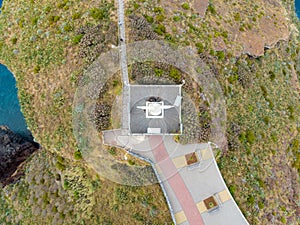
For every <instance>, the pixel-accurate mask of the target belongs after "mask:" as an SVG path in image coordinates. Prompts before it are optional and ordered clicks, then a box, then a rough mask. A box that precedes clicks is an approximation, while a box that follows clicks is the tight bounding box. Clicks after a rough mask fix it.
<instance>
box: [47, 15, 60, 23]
mask: <svg viewBox="0 0 300 225" xmlns="http://www.w3.org/2000/svg"><path fill="white" fill-rule="evenodd" d="M59 19H60V16H54V15H51V16H49V18H48V20H49V23H50V25H52V24H54V23H56V22H57V21H59Z"/></svg>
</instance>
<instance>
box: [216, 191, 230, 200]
mask: <svg viewBox="0 0 300 225" xmlns="http://www.w3.org/2000/svg"><path fill="white" fill-rule="evenodd" d="M218 195H219V199H220V200H221V202H222V203H223V202H226V201H228V200H230V199H231V198H230V194H229V193H228V191H227V190H226V189H225V190H224V191H221V192H219V193H218Z"/></svg>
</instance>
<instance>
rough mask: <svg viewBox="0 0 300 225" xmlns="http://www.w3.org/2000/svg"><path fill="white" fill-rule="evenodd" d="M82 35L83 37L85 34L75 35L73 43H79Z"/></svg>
mask: <svg viewBox="0 0 300 225" xmlns="http://www.w3.org/2000/svg"><path fill="white" fill-rule="evenodd" d="M82 37H83V34H79V35H76V36H75V37H73V39H72V43H73V44H75V45H76V44H79V43H80V41H81V39H82Z"/></svg>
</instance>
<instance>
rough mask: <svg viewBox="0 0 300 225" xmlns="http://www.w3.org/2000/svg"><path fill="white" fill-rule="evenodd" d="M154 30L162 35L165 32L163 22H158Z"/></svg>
mask: <svg viewBox="0 0 300 225" xmlns="http://www.w3.org/2000/svg"><path fill="white" fill-rule="evenodd" d="M154 32H155V33H157V34H159V35H163V34H164V33H166V27H165V26H164V25H163V24H158V25H157V26H156V27H155V29H154Z"/></svg>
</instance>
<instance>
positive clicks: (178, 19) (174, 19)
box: [173, 16, 181, 22]
mask: <svg viewBox="0 0 300 225" xmlns="http://www.w3.org/2000/svg"><path fill="white" fill-rule="evenodd" d="M180 20H181V18H180V16H173V21H174V22H178V21H180Z"/></svg>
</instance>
